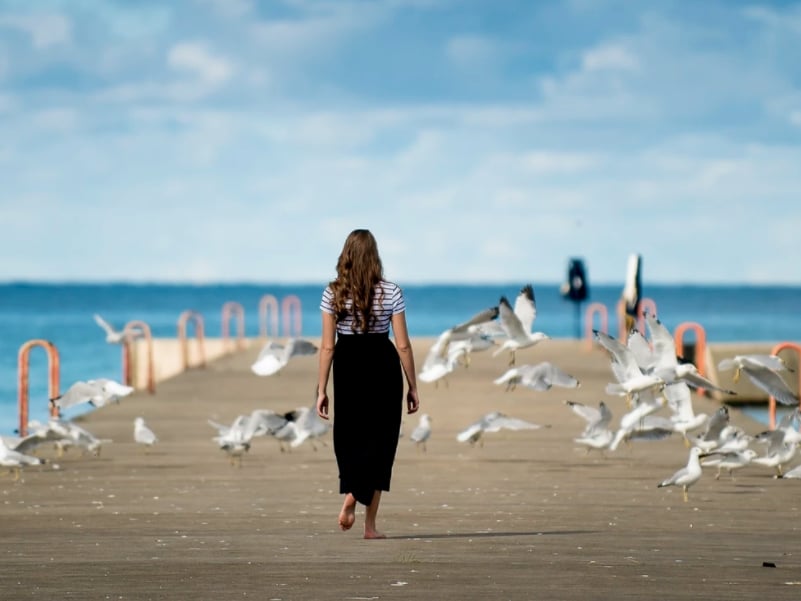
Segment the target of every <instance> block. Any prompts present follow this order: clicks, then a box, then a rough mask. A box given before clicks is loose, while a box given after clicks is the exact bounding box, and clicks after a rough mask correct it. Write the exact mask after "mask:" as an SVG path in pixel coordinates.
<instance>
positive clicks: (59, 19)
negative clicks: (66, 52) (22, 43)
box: [0, 13, 72, 50]
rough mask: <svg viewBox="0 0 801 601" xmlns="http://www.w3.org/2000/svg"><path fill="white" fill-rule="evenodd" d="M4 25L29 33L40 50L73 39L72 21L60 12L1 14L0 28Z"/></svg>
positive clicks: (35, 46) (34, 44) (32, 41)
mask: <svg viewBox="0 0 801 601" xmlns="http://www.w3.org/2000/svg"><path fill="white" fill-rule="evenodd" d="M2 27H8V28H11V29H17V30H19V31H22V32H25V33H27V34H28V35H29V36H30V38H31V43H32V44H33V47H34V48H36V49H38V50H44V49H47V48H50V47H51V46H56V45H59V44H67V43H69V42H70V41H71V40H72V23H71V21H70V20H69V19H68V18H67V17H65V16H64V15H59V14H52V13H31V14H25V15H21V14H20V15H11V14H9V15H5V16H3V15H0V28H2Z"/></svg>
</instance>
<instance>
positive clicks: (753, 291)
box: [0, 282, 801, 435]
mask: <svg viewBox="0 0 801 601" xmlns="http://www.w3.org/2000/svg"><path fill="white" fill-rule="evenodd" d="M398 283H399V284H400V285H401V287H402V288H403V290H404V293H405V296H406V303H407V322H408V326H409V332H410V334H411V335H412V336H436V335H438V334H439V333H440V332H442V331H443V330H445V329H446V328H448V327H450V326H452V325H455V324H457V323H459V322H461V321H464V320H466V319H468V318H469V317H471V316H472V315H473V314H474V313H476V312H477V311H479V310H481V309H484V308H487V307H490V306H492V305H494V304H497V302H498V299H499V298H500V296H501V295H505V296H507V297H508V298H509V299H510V301H512V302H514V298H515V296H516V295H517V293H518V291H519V290H520V288H521V286H522V285H523V284H524V283H525V282H520V283H509V284H475V285H454V284H447V285H444V284H443V285H414V284H404V283H403V282H398ZM324 286H325V282H321V283H320V284H307V285H287V284H281V285H277V284H263V285H261V284H246V285H245V284H243V285H235V284H219V285H197V286H195V285H186V284H176V285H165V284H146V285H145V284H143V285H139V284H119V283H110V284H38V283H37V284H34V283H8V284H0V434H4V435H9V434H12V433H13V432H14V430H15V429H16V427H17V425H18V421H19V415H18V408H17V395H18V385H17V372H18V365H17V363H18V353H19V349H20V347H21V346H22V345H23V344H24V343H25V342H26V341H28V340H32V339H38V338H43V339H45V340H49V341H51V342H53V343H54V344H55V345H56V346H57V347H58V350H59V356H60V364H61V372H60V374H61V375H60V380H61V390H62V391H63V390H65V389H66V388H67V387H69V385H70V384H71V383H72V382H75V381H76V380H85V379H91V378H104V377H105V378H113V379H117V380H119V379H120V378H121V375H122V374H121V372H122V368H121V351H120V347H119V346H117V345H110V344H108V343H106V342H105V334H104V332H103V330H101V329H100V327H99V326H98V325H97V324H96V323H95V322H94V319H93V317H92V316H93V314H94V313H98V314H100V315H102V316H103V317H104V318H105V319H106V320H107V321H108V322H109V323H111V324H112V325H113V326H115V327H117V328H121V327H122V326H123V325H124V324H125V323H127V322H128V321H131V320H134V319H136V320H142V321H145V322H146V323H147V324H148V325H149V326H150V328H151V331H152V333H153V336H154V337H175V336H176V333H177V321H178V317H179V315H180V314H181V312H183V311H184V310H187V309H192V310H195V311H198V312H200V313H201V314H202V315H203V320H204V329H205V334H206V336H207V337H218V336H220V335H221V331H222V307H223V304H224V303H226V302H228V301H236V302H238V303H240V304H241V305H242V306H243V308H244V310H245V332H246V335H247V336H249V337H255V336H258V335H259V333H260V326H259V302H260V300H261V299H262V297H263V296H264V295H267V294H269V295H272V296H274V297H275V298H276V299H277V300H278V301H279V303H280V302H281V301H282V300H283V299H285V298H286V297H288V296H290V295H295V296H297V297H298V298H299V299H300V303H301V312H300V314H301V334H302V335H303V336H307V337H310V338H315V337H319V336H320V313H319V303H320V296H321V294H322V290H323V287H324ZM534 290H535V295H536V300H537V320H536V323H535V325H536V329H538V330H541V331H543V332H546V333H548V334H550V335H551V336H553V337H556V338H570V337H577V336H580V335H581V334H582V333H583V330H582V329H581V328H582V327H583V326H582V322H583V315H584V311H585V310H586V308H587V306H588V304H589V303H602V304H604V305H605V306H606V307H607V310H608V313H609V332H610V333H611V334H613V335H617V331H618V323H617V318H616V313H615V307H616V305H617V302H618V299H619V297H620V292H621V290H622V284H620V285H606V286H602V285H597V286H594V287H592V288H591V289H590V298H589V299H588V300H587V301H586V302H585V303H582V304H581V305H579V306H578V307H577V306H576V305H575V304H573V303H571V302H570V301H567V300H565V299H563V298H562V297H561V295H560V294H559V285H558V284H538V283H536V282H535V283H534ZM643 296H644V297H645V298H649V299H652V300H653V302H654V303H655V304H656V306H657V313H658V315H659V317H660V319H661V320H662V322H663V323H664V324H665V325H666V326H667V327H668V328H669V329H670V330H671V331H673V330H674V329H675V327H676V326H677V325H679V324H680V323H683V322H688V321H691V322H697V323H699V324H701V325H702V326H703V327H704V329H705V331H706V337H707V342H709V343H716V342H737V341H762V342H771V343H778V342H784V341H792V342H799V341H801V311H799V308H801V286H799V287H789V286H695V285H692V286H691V285H653V286H648V285H647V284H646V285H645V286H644V287H643ZM577 309H578V311H577ZM282 322H283V319H281V320H280V321H279V327H280V331H278V332H276V331H274V330H273V329H272V328H270V329H269V334H270V335H271V336H273V335H280V336H283V335H285V334H287V332H286V331H285V330H284V329H283V327H281V326H282ZM599 324H600V321H599V320H598V319H597V318H596V320H595V325H596V327H597V326H598V325H599ZM234 326H235V324H234V323H233V322H232V323H231V329H232V332H235V327H234ZM688 336H690V338H688V340H692V338H691V336H692V334H689V335H688ZM29 390H30V405H29V417H30V419H37V420H40V421H41V420H45V419H46V418H47V405H48V398H47V358H46V354H45V352H44V351H43V350H42V349H39V348H34V349H33V350H32V351H31V353H30V388H29ZM70 416H71V415H70Z"/></svg>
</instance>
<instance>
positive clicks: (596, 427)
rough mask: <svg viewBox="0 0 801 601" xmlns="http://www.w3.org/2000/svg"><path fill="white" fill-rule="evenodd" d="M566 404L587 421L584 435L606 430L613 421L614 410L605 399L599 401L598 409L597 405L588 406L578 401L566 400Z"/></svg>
mask: <svg viewBox="0 0 801 601" xmlns="http://www.w3.org/2000/svg"><path fill="white" fill-rule="evenodd" d="M565 405H567V406H568V407H570V410H571V411H572V412H573V413H575V414H576V415H578V416H579V417H580V418H582V419H583V420H584V421H585V422H586V423H587V425H586V427H585V428H584V431H583V432H582V436H588V435H591V434H593V433H594V432H596V431H600V430H606V429H607V428H608V427H609V423H610V422H611V421H612V412H611V411H610V410H609V407H607V406H606V403H604V402H603V401H601V402H600V403H598V409H596V408H595V407H588V406H587V405H584V404H582V403H579V402H577V401H565ZM610 442H611V440H610Z"/></svg>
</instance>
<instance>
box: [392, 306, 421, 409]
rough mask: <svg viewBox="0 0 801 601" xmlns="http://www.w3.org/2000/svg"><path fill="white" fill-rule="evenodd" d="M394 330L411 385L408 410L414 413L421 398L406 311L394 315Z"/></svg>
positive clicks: (404, 368)
mask: <svg viewBox="0 0 801 601" xmlns="http://www.w3.org/2000/svg"><path fill="white" fill-rule="evenodd" d="M392 332H393V334H394V335H395V346H396V347H397V349H398V355H399V356H400V361H401V365H402V366H403V373H404V374H406V383H407V384H408V385H409V391H408V392H407V393H406V403H407V411H408V413H414V412H415V411H417V410H418V409H419V407H420V399H419V397H418V394H417V372H416V371H415V367H414V353H413V352H412V342H411V340H409V331H408V330H407V328H406V312H405V311H402V312H400V313H395V315H393V316H392Z"/></svg>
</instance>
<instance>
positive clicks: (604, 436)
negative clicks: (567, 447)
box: [573, 428, 615, 454]
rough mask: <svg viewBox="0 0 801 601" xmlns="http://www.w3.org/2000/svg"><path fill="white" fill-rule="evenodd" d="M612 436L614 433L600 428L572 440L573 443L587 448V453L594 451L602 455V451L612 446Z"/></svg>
mask: <svg viewBox="0 0 801 601" xmlns="http://www.w3.org/2000/svg"><path fill="white" fill-rule="evenodd" d="M614 436H615V435H614V433H613V432H612V431H611V430H609V429H608V428H601V429H598V430H593V431H592V432H590V433H586V434H582V435H581V436H578V437H576V438H574V439H573V442H575V443H576V444H580V445H582V446H585V447H587V453H589V452H590V451H591V450H592V449H596V450H598V451H601V454H603V451H604V449H608V448H609V445H610V444H612V440H613V439H614Z"/></svg>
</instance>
